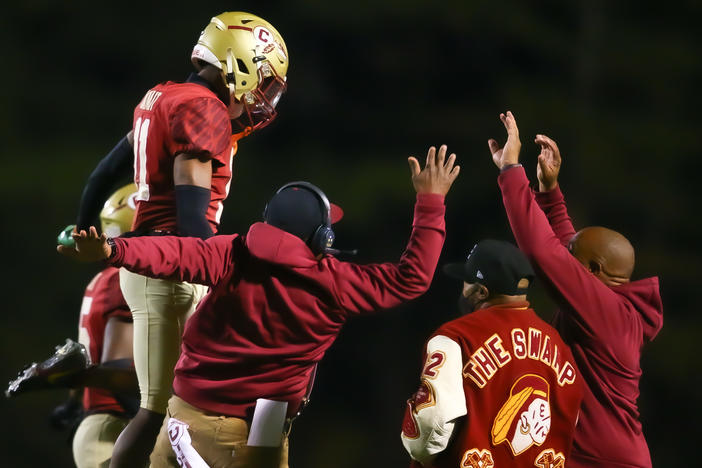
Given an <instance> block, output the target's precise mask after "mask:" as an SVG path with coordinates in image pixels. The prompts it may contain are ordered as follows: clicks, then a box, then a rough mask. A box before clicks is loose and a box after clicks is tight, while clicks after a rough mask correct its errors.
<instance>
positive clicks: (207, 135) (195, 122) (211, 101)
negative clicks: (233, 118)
mask: <svg viewBox="0 0 702 468" xmlns="http://www.w3.org/2000/svg"><path fill="white" fill-rule="evenodd" d="M168 125H169V132H170V135H171V137H172V138H171V140H172V141H171V142H170V146H169V148H168V150H169V151H170V152H171V154H174V155H176V156H175V160H174V163H173V183H174V185H175V199H176V224H177V227H178V235H179V236H183V237H199V238H201V239H207V238H208V237H211V236H212V234H213V233H212V228H211V227H210V224H209V222H208V221H207V209H208V207H209V204H210V197H211V194H210V191H211V188H212V165H213V164H226V163H227V162H228V161H223V160H222V159H221V158H222V157H223V154H225V153H226V149H227V148H230V147H231V141H230V138H231V124H230V123H229V116H228V114H227V110H226V107H225V106H224V105H223V104H222V102H221V101H219V100H218V99H216V98H196V99H190V100H188V101H185V102H183V103H181V104H179V105H178V106H177V107H176V108H175V109H174V110H173V111H172V112H171V114H170V116H169V121H168ZM218 158H219V159H218Z"/></svg>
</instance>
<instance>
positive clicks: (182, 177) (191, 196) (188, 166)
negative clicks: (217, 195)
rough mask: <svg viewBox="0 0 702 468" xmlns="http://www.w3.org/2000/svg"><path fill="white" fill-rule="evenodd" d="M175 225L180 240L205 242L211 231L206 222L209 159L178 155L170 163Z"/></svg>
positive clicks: (210, 180)
mask: <svg viewBox="0 0 702 468" xmlns="http://www.w3.org/2000/svg"><path fill="white" fill-rule="evenodd" d="M173 182H174V184H175V199H176V224H177V226H178V234H179V235H180V236H183V237H199V238H200V239H207V238H208V237H211V236H212V228H211V227H210V223H209V221H207V208H208V206H209V204H210V189H211V183H212V160H211V159H209V158H206V157H202V156H200V157H198V156H194V155H192V154H187V153H181V154H179V155H177V156H176V158H175V162H174V163H173Z"/></svg>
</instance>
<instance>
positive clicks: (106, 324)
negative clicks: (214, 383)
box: [6, 184, 139, 468]
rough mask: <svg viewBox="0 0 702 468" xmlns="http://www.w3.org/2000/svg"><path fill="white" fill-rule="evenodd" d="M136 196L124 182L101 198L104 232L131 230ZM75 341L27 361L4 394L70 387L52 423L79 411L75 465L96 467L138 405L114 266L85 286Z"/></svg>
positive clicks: (127, 319)
mask: <svg viewBox="0 0 702 468" xmlns="http://www.w3.org/2000/svg"><path fill="white" fill-rule="evenodd" d="M135 196H136V189H135V187H134V185H133V184H129V185H127V186H125V187H122V188H121V189H119V190H118V191H117V192H115V193H114V194H113V195H112V196H111V197H110V198H109V199H108V200H107V202H105V206H104V208H103V209H102V211H101V213H100V221H101V225H102V230H103V232H106V233H112V235H114V236H119V235H120V234H121V233H123V232H126V231H128V230H129V229H130V227H131V225H132V219H133V217H134V208H135V206H134V198H135ZM78 341H79V343H80V344H78V343H75V342H74V341H72V340H67V342H66V344H65V345H64V346H62V347H59V348H58V349H57V351H56V353H55V354H54V355H53V356H52V357H51V358H49V359H47V360H46V361H44V362H43V363H41V364H33V365H31V366H30V367H29V368H27V369H26V370H25V371H24V373H23V375H22V376H21V377H19V378H18V379H17V380H15V381H14V382H11V383H10V386H9V388H8V390H7V392H6V394H7V396H13V395H16V394H19V393H23V392H26V391H31V390H38V389H43V388H57V387H61V388H63V387H72V390H71V394H70V397H69V400H68V401H67V402H66V403H64V404H63V405H60V406H59V407H57V408H56V409H55V410H54V412H53V414H52V423H54V424H55V425H57V426H59V427H60V426H62V425H63V426H65V425H68V424H67V422H69V421H72V420H75V419H76V416H78V417H80V413H81V412H83V413H84V414H85V417H84V418H83V420H82V421H81V422H80V425H79V426H78V428H77V430H76V433H75V436H74V438H73V458H74V461H75V463H76V466H78V468H99V467H104V466H107V464H108V463H109V462H110V458H111V457H112V449H113V446H114V443H115V441H116V440H117V437H118V436H119V434H120V432H122V430H123V429H124V428H125V426H126V425H127V423H128V422H129V419H130V418H131V417H132V416H134V414H135V413H136V411H137V408H138V406H139V393H138V390H139V389H138V385H137V378H136V372H135V371H134V364H133V361H132V315H131V312H130V311H129V307H128V306H127V304H126V302H125V301H124V298H123V297H122V293H121V291H120V288H119V269H118V268H115V267H111V266H108V267H107V268H105V269H104V270H102V271H101V272H100V273H98V274H97V275H96V276H95V277H94V278H93V279H92V281H90V283H89V284H88V287H87V288H86V290H85V295H84V296H83V303H82V306H81V310H80V317H79V320H78ZM91 363H96V364H91ZM81 399H82V408H81V404H80V400H81ZM81 410H82V411H81Z"/></svg>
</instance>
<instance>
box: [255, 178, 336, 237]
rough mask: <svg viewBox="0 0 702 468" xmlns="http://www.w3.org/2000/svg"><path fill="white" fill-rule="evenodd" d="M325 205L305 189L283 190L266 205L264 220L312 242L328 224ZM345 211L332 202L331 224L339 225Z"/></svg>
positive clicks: (292, 187)
mask: <svg viewBox="0 0 702 468" xmlns="http://www.w3.org/2000/svg"><path fill="white" fill-rule="evenodd" d="M322 205H323V203H322V201H321V200H320V198H319V196H318V195H316V194H315V193H314V191H312V190H310V189H306V188H305V187H304V186H291V187H283V188H281V189H280V190H278V192H276V194H275V195H274V196H273V198H271V200H270V201H269V202H268V205H266V209H265V211H264V215H263V218H264V220H265V221H266V222H267V223H268V224H271V225H273V226H275V227H277V228H280V229H282V230H283V231H286V232H289V233H290V234H293V235H295V236H297V237H299V238H301V239H303V240H307V239H309V238H310V237H311V236H312V235H313V234H314V232H315V230H316V229H317V228H318V227H319V225H320V224H322V223H324V221H325V218H326V216H325V213H324V212H323V209H324V208H323V207H322ZM343 216H344V212H343V210H342V209H341V208H340V207H339V206H338V205H335V204H333V203H329V221H330V223H331V224H334V223H336V222H337V221H339V220H340V219H341V218H342V217H343Z"/></svg>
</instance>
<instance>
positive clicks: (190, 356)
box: [111, 194, 445, 418]
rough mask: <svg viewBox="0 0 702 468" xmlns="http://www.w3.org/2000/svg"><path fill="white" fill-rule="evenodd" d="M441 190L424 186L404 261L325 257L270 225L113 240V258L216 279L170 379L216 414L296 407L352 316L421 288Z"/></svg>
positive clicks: (436, 232)
mask: <svg viewBox="0 0 702 468" xmlns="http://www.w3.org/2000/svg"><path fill="white" fill-rule="evenodd" d="M443 198H444V197H443V196H440V195H435V194H420V195H418V196H417V202H416V205H415V209H414V222H413V225H412V233H411V235H410V239H409V241H408V244H407V247H406V250H405V251H404V253H403V254H402V256H401V258H400V261H399V263H382V264H369V265H358V264H354V263H348V262H341V261H339V260H337V259H336V258H334V257H331V256H326V257H324V258H323V259H321V260H318V259H316V258H315V256H314V254H313V253H312V252H311V251H310V249H309V248H308V247H307V245H306V244H305V243H304V242H303V241H302V240H300V239H299V238H298V237H295V236H293V235H291V234H289V233H287V232H285V231H282V230H280V229H278V228H275V227H273V226H271V225H269V224H264V223H256V224H254V225H252V226H251V228H250V229H249V232H248V234H247V235H246V236H240V235H236V234H235V235H221V236H215V237H212V238H210V239H207V240H205V241H203V240H200V239H197V238H182V237H144V238H131V239H115V242H116V245H117V254H116V256H115V257H114V259H113V260H112V261H111V263H113V264H114V265H120V266H124V267H125V268H127V269H128V270H130V271H133V272H135V273H139V274H143V275H146V276H151V277H156V278H171V279H177V280H180V281H188V282H193V283H200V284H205V285H207V286H210V288H211V289H210V293H209V294H208V295H207V296H206V297H205V298H204V299H203V300H202V302H201V303H200V305H199V307H198V309H197V311H196V312H195V314H194V315H193V316H192V317H191V318H190V319H189V320H188V322H187V324H186V327H185V332H184V335H183V344H182V350H181V357H180V360H179V361H178V364H177V365H176V369H175V380H174V383H173V388H174V390H175V393H176V394H177V395H178V396H179V397H180V398H182V399H184V400H185V401H187V402H188V403H190V404H191V405H194V406H196V407H198V408H201V409H203V410H206V411H210V412H213V413H215V414H222V415H228V416H236V417H242V418H244V417H247V416H250V411H251V409H252V408H253V406H254V404H255V402H256V399H257V398H267V399H271V400H278V401H288V402H289V403H290V404H289V409H290V408H291V409H292V410H293V411H294V408H296V407H297V406H298V404H299V403H300V400H301V399H302V398H303V397H304V395H305V394H306V392H307V389H308V385H309V382H310V379H311V376H312V373H313V371H314V367H315V365H316V363H317V362H319V360H321V359H322V357H323V356H324V353H325V352H326V351H327V349H328V348H329V347H330V346H331V344H332V343H333V342H334V340H335V339H336V337H337V335H338V333H339V332H340V331H341V327H342V326H343V324H344V322H346V320H347V319H349V318H350V317H352V316H355V315H359V314H363V313H369V312H373V311H377V310H379V309H384V308H389V307H394V306H397V305H399V304H401V303H403V302H406V301H408V300H410V299H413V298H415V297H418V296H419V295H421V294H422V293H424V292H425V291H426V290H427V289H428V287H429V284H430V283H431V279H432V277H433V275H434V270H435V269H436V264H437V262H438V260H439V254H440V253H441V248H442V246H443V242H444V237H445V228H444V211H445V209H444V203H443Z"/></svg>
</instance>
